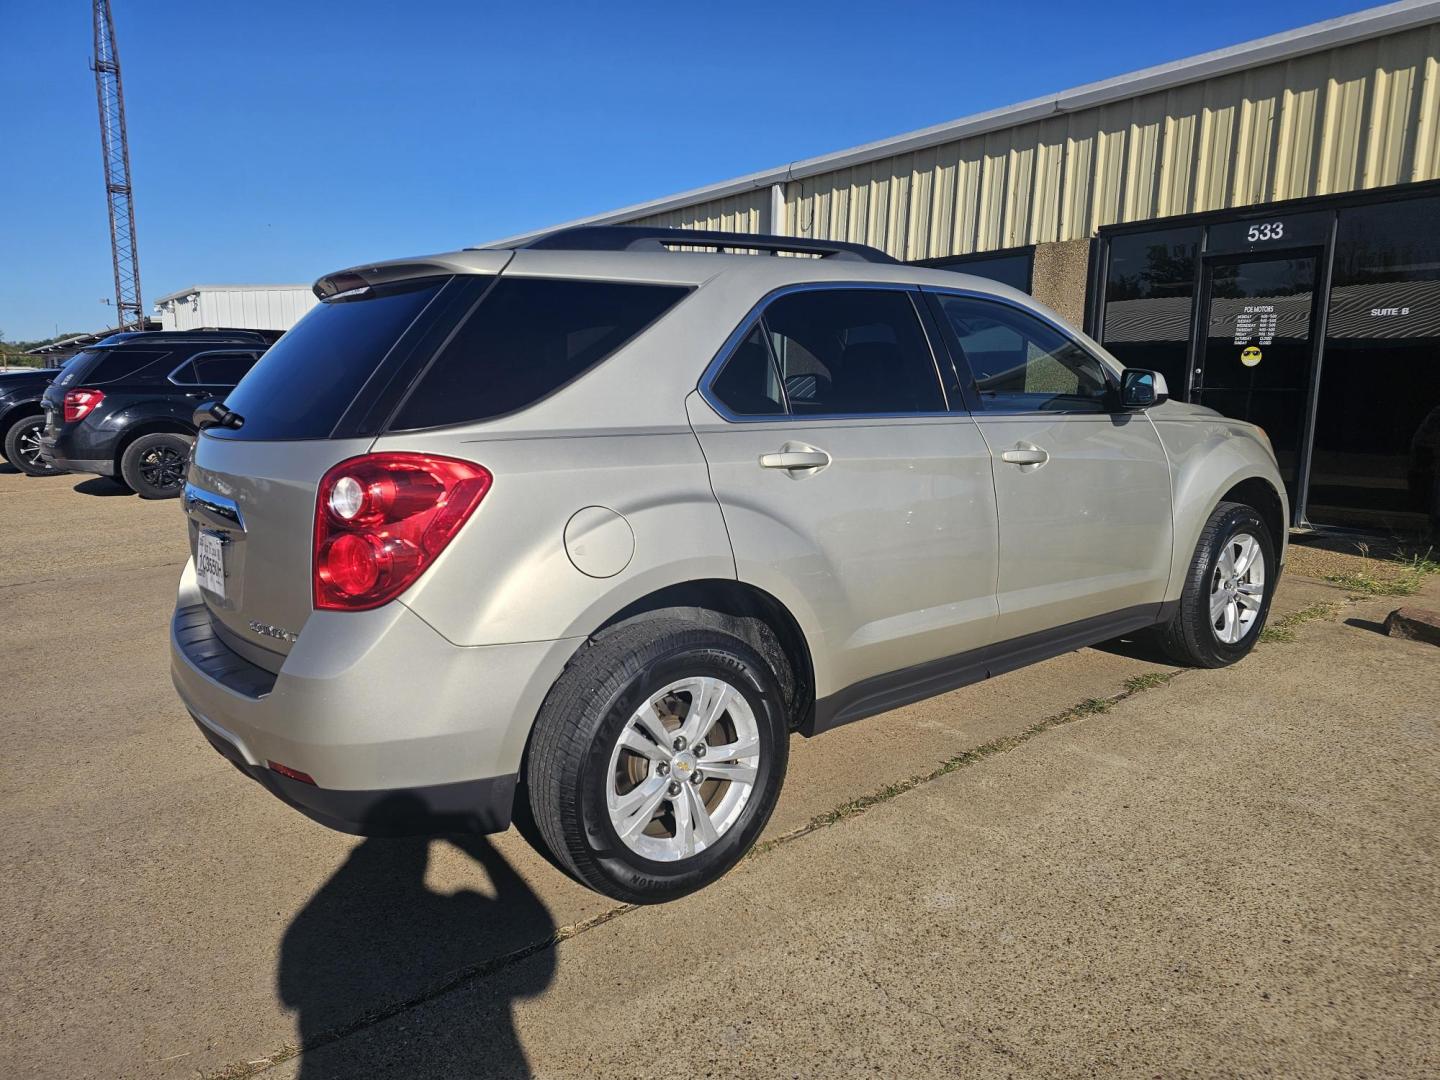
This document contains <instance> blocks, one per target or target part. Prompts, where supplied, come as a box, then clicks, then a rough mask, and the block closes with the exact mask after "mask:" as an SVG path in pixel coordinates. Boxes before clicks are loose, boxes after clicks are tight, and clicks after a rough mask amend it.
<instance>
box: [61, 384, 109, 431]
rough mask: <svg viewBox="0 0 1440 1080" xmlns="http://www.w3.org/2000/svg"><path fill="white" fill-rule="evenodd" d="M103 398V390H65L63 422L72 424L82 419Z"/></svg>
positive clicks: (93, 409) (92, 410)
mask: <svg viewBox="0 0 1440 1080" xmlns="http://www.w3.org/2000/svg"><path fill="white" fill-rule="evenodd" d="M104 400H105V391H103V390H66V391H65V423H67V424H73V423H75V421H76V420H84V419H85V417H87V416H89V415H90V414H91V413H92V412H94V411H95V406H96V405H99V404H100V403H101V402H102V401H104Z"/></svg>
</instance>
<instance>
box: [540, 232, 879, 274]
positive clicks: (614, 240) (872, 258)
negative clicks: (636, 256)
mask: <svg viewBox="0 0 1440 1080" xmlns="http://www.w3.org/2000/svg"><path fill="white" fill-rule="evenodd" d="M520 247H521V248H522V249H529V250H547V251H669V250H670V249H671V248H677V247H712V248H716V249H718V250H725V249H739V250H744V251H767V252H770V253H771V254H779V253H780V252H789V253H792V254H798V255H818V256H819V257H820V258H822V259H841V260H845V261H847V262H869V263H891V264H894V263H897V262H898V261H899V260H897V259H892V258H891V257H890V256H889V255H886V254H885V253H884V252H883V251H881V250H880V249H878V248H873V247H867V246H866V245H865V244H849V243H845V242H843V241H840V240H812V239H809V238H808V237H799V236H772V235H769V234H767V233H733V232H718V231H716V230H712V229H666V228H651V227H649V226H646V225H577V226H575V227H574V228H570V229H559V230H557V231H555V232H552V233H546V234H545V235H544V236H540V237H536V238H535V239H534V240H531V241H530V242H529V243H526V244H521V245H520Z"/></svg>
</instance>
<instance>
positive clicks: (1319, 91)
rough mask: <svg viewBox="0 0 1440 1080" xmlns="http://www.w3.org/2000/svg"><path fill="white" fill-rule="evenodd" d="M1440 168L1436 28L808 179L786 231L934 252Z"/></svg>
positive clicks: (1044, 237)
mask: <svg viewBox="0 0 1440 1080" xmlns="http://www.w3.org/2000/svg"><path fill="white" fill-rule="evenodd" d="M1437 178H1440V25H1437V24H1431V25H1429V26H1423V27H1419V28H1416V29H1413V30H1407V31H1404V32H1402V33H1397V34H1392V35H1390V36H1387V37H1381V38H1376V39H1373V40H1370V41H1364V42H1359V43H1356V44H1353V45H1347V46H1344V47H1342V48H1338V49H1332V50H1330V51H1327V52H1321V53H1316V54H1313V55H1310V56H1302V57H1298V58H1296V59H1293V60H1289V61H1286V62H1284V63H1276V64H1269V65H1265V66H1261V67H1256V68H1252V69H1250V70H1247V71H1242V72H1237V73H1235V74H1231V75H1225V76H1222V77H1220V78H1215V79H1210V80H1206V81H1202V82H1197V83H1192V84H1189V85H1186V86H1180V87H1176V88H1174V89H1171V90H1167V91H1164V92H1161V93H1155V94H1148V95H1144V96H1140V97H1136V98H1132V99H1130V100H1128V101H1122V102H1117V103H1113V104H1107V105H1102V106H1099V107H1096V108H1090V109H1084V110H1079V111H1076V112H1073V113H1069V114H1065V115H1059V116H1055V117H1053V118H1049V119H1045V120H1041V121H1037V122H1032V123H1028V124H1024V125H1021V126H1018V127H1015V128H1010V129H1007V130H1003V131H997V132H991V133H988V134H985V135H982V136H977V137H974V138H971V139H962V140H959V141H957V142H952V143H946V144H943V145H940V146H936V147H931V148H928V149H925V150H920V151H916V152H914V153H907V154H902V155H898V156H895V157H889V158H884V159H881V160H878V161H874V162H867V163H865V164H862V165H856V166H854V167H851V168H847V169H843V170H839V171H836V172H831V173H824V174H821V175H817V176H811V177H805V178H803V179H800V180H794V181H791V182H789V183H787V184H786V185H785V220H784V222H783V223H782V227H781V228H780V229H778V230H776V231H780V232H785V233H789V234H791V235H796V236H807V237H816V238H821V239H832V240H852V241H859V242H861V243H867V244H873V245H874V246H876V247H879V248H882V249H884V250H885V251H887V252H889V253H890V254H891V255H894V256H896V257H898V258H902V259H926V258H937V257H940V256H945V255H960V254H966V253H969V252H976V251H990V250H994V249H996V248H1005V247H1015V246H1019V245H1022V244H1035V243H1046V242H1049V241H1055V240H1077V239H1083V238H1085V237H1088V236H1090V235H1091V234H1092V233H1094V231H1095V230H1096V229H1097V228H1099V227H1100V226H1102V225H1111V224H1115V223H1117V222H1129V221H1143V220H1148V219H1150V218H1156V217H1165V216H1169V215H1173V214H1184V213H1191V212H1196V211H1202V210H1219V209H1225V208H1231V207H1243V206H1253V205H1255V204H1258V203H1264V202H1270V201H1277V200H1281V199H1290V198H1299V197H1303V196H1309V195H1327V194H1333V193H1336V192H1342V191H1353V190H1356V189H1363V188H1374V187H1384V186H1388V185H1391V184H1399V183H1407V182H1414V181H1421V180H1433V179H1437ZM741 202H743V203H744V204H745V209H746V210H747V211H748V213H749V216H748V217H746V216H745V215H744V214H741V213H737V209H736V207H734V206H732V204H737V203H741ZM766 205H767V197H766V195H765V193H764V192H757V193H756V195H755V196H754V197H753V198H750V197H748V196H737V197H734V198H730V199H724V200H720V201H718V202H715V203H707V204H704V205H702V206H696V207H693V208H688V209H684V210H676V211H670V212H669V213H666V214H661V215H657V216H656V217H653V218H646V219H642V220H644V221H645V222H646V223H653V224H667V225H687V224H688V225H690V226H691V227H704V228H712V229H727V230H728V229H736V230H743V229H745V228H759V227H760V226H761V224H762V223H764V218H765V216H766V213H767V211H766ZM702 222H703V224H702Z"/></svg>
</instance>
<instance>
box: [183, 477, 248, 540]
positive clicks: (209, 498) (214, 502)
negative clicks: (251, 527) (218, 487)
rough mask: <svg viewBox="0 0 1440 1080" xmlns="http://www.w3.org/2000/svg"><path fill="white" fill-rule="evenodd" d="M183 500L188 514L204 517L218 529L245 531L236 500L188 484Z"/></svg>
mask: <svg viewBox="0 0 1440 1080" xmlns="http://www.w3.org/2000/svg"><path fill="white" fill-rule="evenodd" d="M181 500H182V501H183V502H184V504H185V512H186V513H187V514H194V515H196V516H197V517H202V518H204V519H205V520H206V521H208V522H210V523H211V524H212V525H214V526H215V527H216V528H217V529H239V530H240V531H241V532H244V531H245V518H244V516H243V515H242V514H241V513H240V507H239V505H238V504H237V503H236V502H235V500H234V499H227V498H226V497H225V496H224V495H216V494H215V493H214V492H213V491H206V490H205V489H204V488H198V487H196V486H195V485H194V484H191V483H187V484H186V485H185V490H184V492H183V493H182V494H181Z"/></svg>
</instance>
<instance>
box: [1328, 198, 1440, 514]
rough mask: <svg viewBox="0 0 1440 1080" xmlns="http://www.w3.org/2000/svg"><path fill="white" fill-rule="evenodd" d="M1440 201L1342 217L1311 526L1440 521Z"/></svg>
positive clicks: (1354, 210) (1352, 211) (1358, 210)
mask: <svg viewBox="0 0 1440 1080" xmlns="http://www.w3.org/2000/svg"><path fill="white" fill-rule="evenodd" d="M1437 458H1440V198H1428V199H1406V200H1397V201H1393V202H1388V203H1380V204H1376V205H1373V206H1360V207H1350V208H1345V209H1341V210H1340V211H1339V221H1338V223H1337V233H1336V243H1335V256H1334V268H1333V279H1332V285H1331V290H1330V309H1329V318H1328V323H1327V326H1326V341H1325V359H1324V366H1323V368H1322V371H1321V376H1320V397H1319V405H1318V411H1317V413H1316V420H1315V450H1314V458H1313V462H1312V466H1311V477H1310V508H1309V516H1310V519H1311V520H1312V521H1315V522H1317V523H1327V524H1337V525H1361V526H1379V527H1382V528H1391V529H1400V530H1405V529H1411V528H1415V527H1417V526H1421V525H1423V524H1424V523H1425V522H1426V521H1427V520H1430V521H1435V520H1436V519H1437V518H1440V468H1437Z"/></svg>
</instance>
